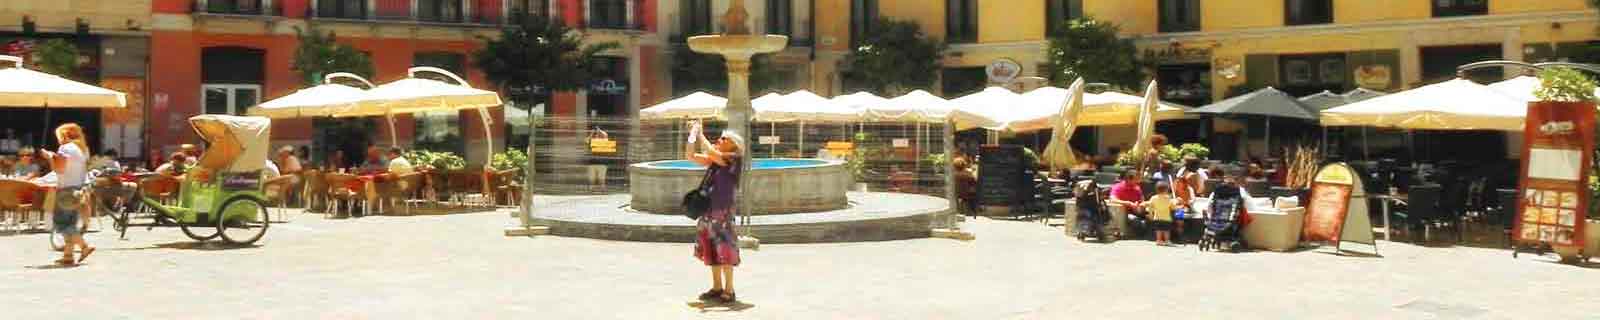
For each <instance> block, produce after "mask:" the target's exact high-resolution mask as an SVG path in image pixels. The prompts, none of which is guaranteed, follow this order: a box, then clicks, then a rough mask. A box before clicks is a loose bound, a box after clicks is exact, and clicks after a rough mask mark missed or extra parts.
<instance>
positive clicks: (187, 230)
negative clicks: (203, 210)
mask: <svg viewBox="0 0 1600 320" xmlns="http://www.w3.org/2000/svg"><path fill="white" fill-rule="evenodd" d="M178 229H182V230H183V235H185V236H189V239H194V241H206V240H211V239H215V238H217V235H219V234H221V232H217V228H213V227H209V226H204V225H198V224H196V225H192V226H191V225H189V224H184V223H182V222H179V223H178ZM195 231H211V233H209V234H201V233H198V232H195Z"/></svg>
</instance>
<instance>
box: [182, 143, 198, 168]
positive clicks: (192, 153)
mask: <svg viewBox="0 0 1600 320" xmlns="http://www.w3.org/2000/svg"><path fill="white" fill-rule="evenodd" d="M178 151H179V152H183V156H184V159H185V160H184V161H185V162H184V164H185V165H188V167H190V168H193V167H194V166H195V165H196V164H200V147H198V146H195V145H192V144H187V143H185V144H183V145H182V146H179V147H178Z"/></svg>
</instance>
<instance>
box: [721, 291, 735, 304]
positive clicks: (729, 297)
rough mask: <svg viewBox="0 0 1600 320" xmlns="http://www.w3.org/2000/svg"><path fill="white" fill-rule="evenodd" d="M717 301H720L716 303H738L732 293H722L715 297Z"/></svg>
mask: <svg viewBox="0 0 1600 320" xmlns="http://www.w3.org/2000/svg"><path fill="white" fill-rule="evenodd" d="M717 299H718V300H720V301H718V302H722V303H734V302H739V297H738V295H735V294H733V292H731V291H724V292H722V294H721V295H719V296H717Z"/></svg>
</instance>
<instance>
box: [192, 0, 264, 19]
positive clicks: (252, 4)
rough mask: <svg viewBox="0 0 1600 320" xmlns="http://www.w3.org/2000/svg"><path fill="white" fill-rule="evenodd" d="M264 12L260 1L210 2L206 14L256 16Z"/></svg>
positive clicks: (215, 0) (207, 3)
mask: <svg viewBox="0 0 1600 320" xmlns="http://www.w3.org/2000/svg"><path fill="white" fill-rule="evenodd" d="M262 12H265V10H264V8H263V6H262V3H261V0H210V1H207V2H206V13H218V14H247V15H256V14H261V13H262Z"/></svg>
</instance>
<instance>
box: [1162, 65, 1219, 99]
mask: <svg viewBox="0 0 1600 320" xmlns="http://www.w3.org/2000/svg"><path fill="white" fill-rule="evenodd" d="M1156 81H1158V83H1160V84H1161V86H1160V87H1159V88H1160V90H1161V100H1167V101H1172V102H1176V103H1179V104H1183V105H1189V106H1202V105H1206V104H1209V103H1211V65H1209V64H1203V63H1202V64H1176V65H1162V66H1160V67H1157V68H1156Z"/></svg>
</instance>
